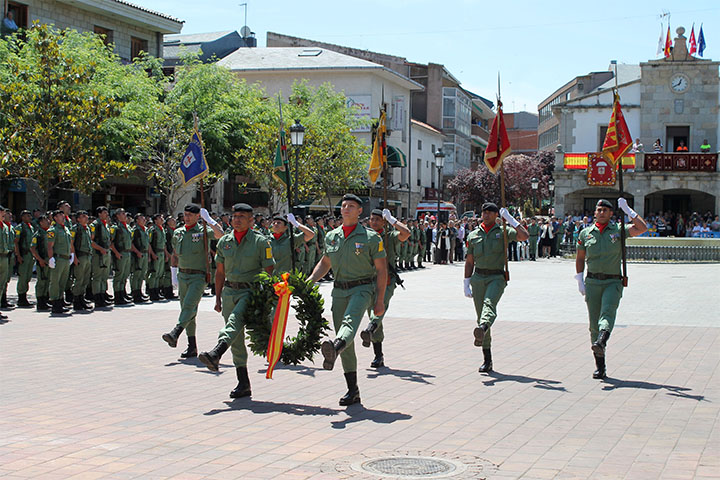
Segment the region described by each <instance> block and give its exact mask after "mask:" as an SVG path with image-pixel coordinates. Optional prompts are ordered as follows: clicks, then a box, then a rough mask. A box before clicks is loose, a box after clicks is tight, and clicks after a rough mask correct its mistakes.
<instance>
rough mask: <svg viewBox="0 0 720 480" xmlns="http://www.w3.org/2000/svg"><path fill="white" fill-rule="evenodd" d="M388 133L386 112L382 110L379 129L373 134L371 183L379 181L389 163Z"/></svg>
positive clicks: (370, 169)
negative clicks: (386, 139) (386, 140)
mask: <svg viewBox="0 0 720 480" xmlns="http://www.w3.org/2000/svg"><path fill="white" fill-rule="evenodd" d="M386 133H387V127H386V125H385V111H384V110H381V111H380V118H379V119H378V124H377V127H376V128H374V132H373V142H372V143H373V146H372V155H371V156H370V168H369V169H368V175H369V176H370V183H375V182H377V179H378V177H379V176H380V173H381V172H382V170H383V166H384V165H385V162H387V144H386V143H385V135H386Z"/></svg>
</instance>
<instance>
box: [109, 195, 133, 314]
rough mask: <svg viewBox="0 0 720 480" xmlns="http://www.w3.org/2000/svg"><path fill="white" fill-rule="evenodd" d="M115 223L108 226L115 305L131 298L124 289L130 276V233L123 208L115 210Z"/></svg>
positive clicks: (129, 301)
mask: <svg viewBox="0 0 720 480" xmlns="http://www.w3.org/2000/svg"><path fill="white" fill-rule="evenodd" d="M115 218H116V219H117V223H115V225H112V226H111V227H110V240H111V242H112V243H111V244H110V250H112V252H113V255H115V259H114V262H113V263H114V266H115V274H114V275H113V292H114V295H115V305H116V306H119V305H129V304H130V303H131V299H130V298H128V296H127V292H126V291H125V285H126V284H127V279H128V277H129V276H130V263H131V259H130V253H131V248H132V233H130V229H129V228H128V225H127V214H126V213H125V209H123V208H119V209H117V210H116V211H115Z"/></svg>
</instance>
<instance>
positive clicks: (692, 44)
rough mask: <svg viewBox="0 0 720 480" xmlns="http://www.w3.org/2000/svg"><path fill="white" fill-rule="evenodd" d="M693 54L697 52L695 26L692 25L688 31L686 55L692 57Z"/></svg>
mask: <svg viewBox="0 0 720 480" xmlns="http://www.w3.org/2000/svg"><path fill="white" fill-rule="evenodd" d="M695 52H697V40H695V25H693V26H692V29H691V30H690V50H689V52H688V53H690V55H692V54H693V53H695Z"/></svg>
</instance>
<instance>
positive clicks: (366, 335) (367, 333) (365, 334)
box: [360, 322, 378, 348]
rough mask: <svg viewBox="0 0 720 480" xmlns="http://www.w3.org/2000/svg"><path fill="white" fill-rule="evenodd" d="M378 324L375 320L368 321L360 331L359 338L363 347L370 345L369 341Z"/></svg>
mask: <svg viewBox="0 0 720 480" xmlns="http://www.w3.org/2000/svg"><path fill="white" fill-rule="evenodd" d="M377 328H378V324H377V323H375V322H370V323H368V326H367V327H366V328H365V330H363V331H362V332H360V338H361V339H362V346H363V347H365V348H368V347H369V346H370V342H371V341H372V335H373V333H375V330H377Z"/></svg>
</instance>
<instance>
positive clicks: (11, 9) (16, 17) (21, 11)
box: [7, 2, 28, 28]
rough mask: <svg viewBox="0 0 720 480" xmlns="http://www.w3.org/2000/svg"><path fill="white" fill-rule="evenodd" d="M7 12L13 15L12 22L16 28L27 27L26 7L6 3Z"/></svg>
mask: <svg viewBox="0 0 720 480" xmlns="http://www.w3.org/2000/svg"><path fill="white" fill-rule="evenodd" d="M7 12H8V13H12V14H13V21H14V22H15V25H17V26H18V28H27V27H28V7H27V5H22V4H20V3H15V2H8V6H7Z"/></svg>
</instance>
